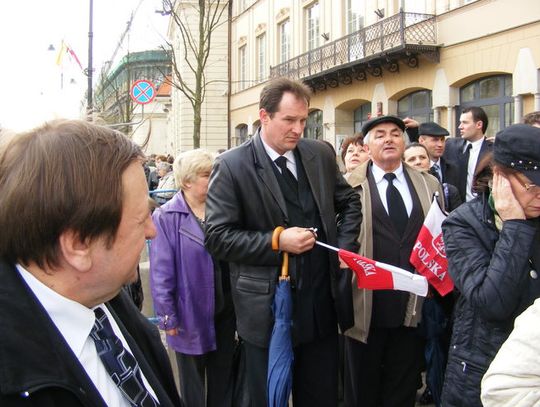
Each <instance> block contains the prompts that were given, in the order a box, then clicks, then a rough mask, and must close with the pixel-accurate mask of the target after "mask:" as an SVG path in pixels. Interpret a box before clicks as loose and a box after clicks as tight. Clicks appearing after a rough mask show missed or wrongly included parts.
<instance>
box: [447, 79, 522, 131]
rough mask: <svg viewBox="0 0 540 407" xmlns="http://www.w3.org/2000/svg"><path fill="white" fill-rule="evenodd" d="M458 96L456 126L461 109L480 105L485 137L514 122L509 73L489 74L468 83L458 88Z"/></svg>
mask: <svg viewBox="0 0 540 407" xmlns="http://www.w3.org/2000/svg"><path fill="white" fill-rule="evenodd" d="M459 96H460V103H461V104H460V106H459V109H458V110H457V112H456V122H457V126H459V116H460V115H461V110H463V109H464V108H466V107H470V106H480V107H481V108H482V109H484V111H485V112H486V114H487V117H488V128H487V131H486V136H487V137H492V136H494V135H495V134H497V132H498V131H500V130H502V129H504V128H505V127H506V126H509V125H510V124H512V123H513V122H514V99H513V98H512V76H511V75H497V76H489V77H486V78H482V79H479V80H476V81H474V82H471V83H468V84H467V85H465V86H464V87H462V88H461V89H460V92H459ZM457 126H456V128H457Z"/></svg>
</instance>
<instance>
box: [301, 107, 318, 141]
mask: <svg viewBox="0 0 540 407" xmlns="http://www.w3.org/2000/svg"><path fill="white" fill-rule="evenodd" d="M304 137H306V138H311V139H313V140H322V139H323V113H322V110H314V111H312V112H311V113H310V114H309V116H308V119H307V122H306V128H305V129H304Z"/></svg>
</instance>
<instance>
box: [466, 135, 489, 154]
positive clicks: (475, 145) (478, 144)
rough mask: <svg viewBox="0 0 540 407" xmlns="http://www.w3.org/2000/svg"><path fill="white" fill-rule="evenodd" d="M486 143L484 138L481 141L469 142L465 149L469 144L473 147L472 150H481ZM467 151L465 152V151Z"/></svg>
mask: <svg viewBox="0 0 540 407" xmlns="http://www.w3.org/2000/svg"><path fill="white" fill-rule="evenodd" d="M483 142H484V137H482V138H481V139H478V140H476V141H467V143H465V147H464V148H467V146H468V145H469V144H471V145H472V147H471V150H475V151H476V150H479V149H480V147H482V143H483ZM464 151H465V150H464Z"/></svg>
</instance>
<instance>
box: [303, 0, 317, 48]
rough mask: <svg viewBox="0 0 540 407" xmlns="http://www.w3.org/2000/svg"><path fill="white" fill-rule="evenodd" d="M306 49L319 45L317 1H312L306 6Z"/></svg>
mask: <svg viewBox="0 0 540 407" xmlns="http://www.w3.org/2000/svg"><path fill="white" fill-rule="evenodd" d="M305 14H306V23H307V27H306V28H307V50H308V51H310V50H312V49H315V48H318V47H319V38H320V35H319V3H313V4H312V5H311V6H309V7H307V8H306V11H305Z"/></svg>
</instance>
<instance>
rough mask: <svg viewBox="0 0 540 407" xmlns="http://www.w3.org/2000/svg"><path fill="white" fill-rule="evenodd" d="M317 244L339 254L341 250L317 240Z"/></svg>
mask: <svg viewBox="0 0 540 407" xmlns="http://www.w3.org/2000/svg"><path fill="white" fill-rule="evenodd" d="M315 244H318V245H319V246H322V247H326V248H327V249H330V250H333V251H335V252H339V249H338V248H337V247H334V246H330V245H329V244H326V243H323V242H319V241H318V240H315Z"/></svg>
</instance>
